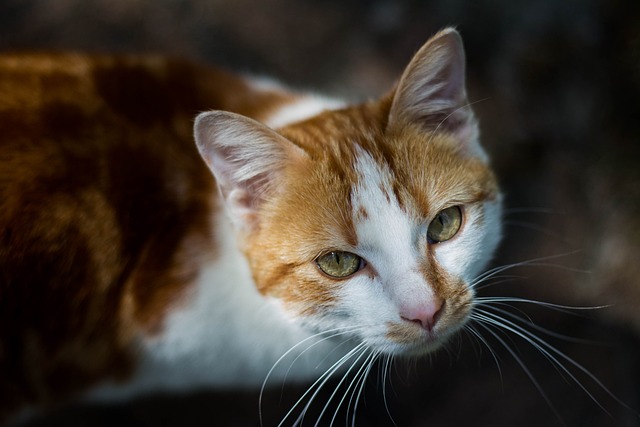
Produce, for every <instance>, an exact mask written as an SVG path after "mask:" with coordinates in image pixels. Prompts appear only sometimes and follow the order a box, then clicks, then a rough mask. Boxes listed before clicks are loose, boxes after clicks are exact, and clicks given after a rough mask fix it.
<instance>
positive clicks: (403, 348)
mask: <svg viewBox="0 0 640 427" xmlns="http://www.w3.org/2000/svg"><path fill="white" fill-rule="evenodd" d="M195 136H196V142H197V145H198V148H199V150H200V152H201V153H202V155H203V157H204V159H205V161H206V163H207V164H208V165H209V167H210V169H211V170H212V172H213V174H214V175H215V178H216V180H217V182H218V185H219V188H220V192H221V194H222V196H223V199H224V201H225V205H226V207H227V210H228V212H229V214H230V217H231V218H232V221H233V223H234V225H235V227H236V229H237V231H238V236H239V239H240V245H241V247H242V249H243V251H244V252H245V253H246V255H247V258H248V260H249V263H250V267H251V269H252V272H253V277H254V280H255V283H256V286H257V289H258V291H259V292H260V293H261V294H263V295H264V296H265V297H266V298H269V299H271V300H272V301H275V302H277V304H278V305H279V306H280V307H281V309H282V310H283V311H284V313H285V314H286V316H288V317H289V318H290V319H291V320H292V321H294V322H299V323H300V324H301V325H302V326H303V327H305V328H308V329H309V330H311V331H315V332H323V331H325V332H326V331H331V330H349V331H350V334H351V336H354V337H357V338H358V339H359V340H361V341H362V342H364V343H365V344H367V345H368V346H370V347H371V348H373V349H375V350H379V351H384V352H387V353H393V354H420V353H424V352H427V351H429V350H432V349H434V348H436V347H438V346H439V345H440V344H442V343H443V342H444V341H445V340H446V338H447V337H448V336H449V335H450V334H451V333H453V332H454V331H456V330H457V329H459V328H460V327H461V326H462V325H463V324H464V322H465V321H466V319H467V318H468V316H469V314H470V310H471V308H472V305H473V297H474V291H473V288H472V282H473V279H474V278H475V277H476V276H477V275H478V273H479V272H480V271H481V269H482V268H483V267H484V265H485V264H486V263H487V261H488V260H489V258H490V257H491V254H492V252H493V250H494V249H495V247H496V245H497V243H498V241H499V237H500V215H501V214H500V206H501V196H500V193H499V190H498V187H497V183H496V180H495V177H494V175H493V173H492V171H491V169H490V167H489V165H488V161H487V157H486V155H485V153H484V151H483V150H482V148H481V147H480V145H479V141H478V129H477V123H476V120H475V117H474V115H473V112H472V111H471V109H470V107H469V105H468V101H467V96H466V91H465V60H464V51H463V48H462V42H461V39H460V36H459V35H458V33H457V32H456V31H455V30H452V29H447V30H444V31H442V32H440V33H438V34H437V35H436V36H434V37H433V38H432V39H431V40H429V41H428V42H427V43H426V44H425V45H424V46H423V47H422V48H421V49H420V50H419V51H418V53H417V54H416V55H415V56H414V58H413V59H412V61H411V62H410V64H409V65H408V67H407V68H406V70H405V71H404V73H403V75H402V77H401V79H400V80H399V82H398V84H397V85H396V86H395V88H394V89H393V91H391V92H390V93H389V94H388V95H386V96H384V97H382V98H381V99H379V100H377V101H373V102H368V103H365V104H362V105H357V106H353V107H348V108H344V109H341V110H335V111H326V112H323V113H321V114H319V115H317V116H315V117H313V118H311V119H308V120H304V121H302V122H298V123H294V124H291V125H288V126H285V127H283V128H280V129H278V130H277V131H276V130H273V129H270V128H268V127H267V126H265V125H263V124H261V123H258V122H256V121H254V120H252V119H249V118H246V117H243V116H239V115H237V114H233V113H228V112H220V111H214V112H209V113H204V114H202V115H200V116H199V117H198V118H197V120H196V125H195ZM343 328H344V329H343Z"/></svg>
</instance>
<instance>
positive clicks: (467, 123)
mask: <svg viewBox="0 0 640 427" xmlns="http://www.w3.org/2000/svg"><path fill="white" fill-rule="evenodd" d="M406 123H416V124H419V125H422V126H423V127H425V128H426V129H429V130H435V129H437V130H439V131H448V132H451V133H452V134H454V135H455V136H456V137H458V138H459V139H460V140H462V141H464V142H465V143H467V144H468V147H467V148H468V149H470V151H471V152H475V151H476V150H480V151H481V148H480V146H479V145H478V125H477V121H476V119H475V116H474V114H473V111H472V110H471V108H470V106H469V101H468V100H467V92H466V89H465V55H464V48H463V45H462V38H461V37H460V34H459V33H458V32H457V31H456V30H454V29H453V28H447V29H445V30H442V31H440V32H439V33H438V34H436V35H435V36H433V37H432V38H431V39H430V40H429V41H427V43H425V45H424V46H422V48H421V49H420V50H419V51H418V52H417V53H416V54H415V55H414V57H413V59H412V60H411V62H410V63H409V65H408V66H407V68H406V69H405V71H404V73H403V75H402V77H401V79H400V81H399V83H398V85H397V87H396V90H395V93H394V95H393V101H392V104H391V110H390V113H389V126H394V125H398V126H402V125H404V124H406ZM476 146H477V147H476Z"/></svg>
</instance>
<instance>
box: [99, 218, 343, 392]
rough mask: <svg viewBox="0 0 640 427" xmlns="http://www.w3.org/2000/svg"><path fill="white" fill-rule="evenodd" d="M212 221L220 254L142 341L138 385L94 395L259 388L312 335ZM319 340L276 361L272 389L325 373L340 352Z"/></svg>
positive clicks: (225, 224) (226, 230)
mask: <svg viewBox="0 0 640 427" xmlns="http://www.w3.org/2000/svg"><path fill="white" fill-rule="evenodd" d="M215 222H216V228H215V230H216V235H217V236H218V253H219V254H220V255H219V257H218V258H215V261H214V262H213V263H211V264H210V265H208V266H206V267H205V268H204V270H203V272H202V274H201V276H200V278H199V279H198V281H197V283H196V285H195V287H194V288H193V289H192V292H191V294H190V295H188V296H187V299H186V304H184V305H183V306H182V307H181V308H178V309H176V310H174V311H173V312H172V313H171V314H170V315H169V316H168V317H167V319H166V322H165V326H164V329H163V331H162V332H161V333H160V334H159V335H157V336H153V337H150V338H144V339H141V341H140V356H141V357H140V363H139V368H138V371H137V372H136V374H135V377H134V378H133V380H132V381H128V382H127V383H126V384H122V385H119V384H106V385H104V386H102V387H100V388H99V389H97V390H95V391H94V392H93V393H91V394H90V396H89V398H97V399H119V398H125V397H128V396H131V395H135V394H139V393H142V392H149V391H159V390H173V391H180V390H187V389H194V388H198V387H204V386H216V387H231V386H233V387H242V386H251V387H254V388H255V387H256V386H260V385H261V384H262V382H263V381H264V380H265V377H266V374H267V372H268V371H269V369H270V368H271V367H272V366H273V365H274V363H275V362H276V361H277V360H278V359H279V358H280V357H281V356H282V355H283V354H285V353H286V352H287V351H288V350H289V349H291V348H292V347H294V346H295V345H296V344H298V343H300V342H302V341H303V340H305V339H308V338H309V337H310V334H309V333H308V332H305V331H303V330H302V329H300V328H299V327H297V326H295V325H294V324H293V323H291V322H290V321H289V320H288V319H287V318H286V316H285V315H284V314H283V313H282V311H281V309H280V307H279V306H278V305H277V303H275V302H273V301H270V300H267V299H265V298H264V297H262V296H261V295H260V294H259V293H258V291H257V290H256V288H255V286H254V284H253V280H252V279H251V274H250V271H249V267H248V266H247V263H246V261H245V259H244V257H243V255H242V254H241V253H240V251H239V250H238V249H237V246H236V243H235V238H234V235H233V233H232V232H231V227H230V224H229V221H228V219H227V218H226V215H224V213H222V214H219V215H218V217H217V218H216V219H215ZM318 341H319V340H318V339H309V340H308V341H306V342H304V343H303V344H302V345H300V346H299V347H298V348H297V349H296V351H294V352H292V353H291V355H290V357H287V358H286V359H285V360H284V361H283V362H282V363H279V364H278V367H277V369H276V370H275V371H274V372H273V373H272V375H271V376H270V381H269V384H270V385H275V386H278V385H280V384H282V382H283V381H284V380H285V376H286V380H287V381H301V380H307V379H310V378H313V377H316V376H318V375H319V374H320V373H322V372H324V369H326V368H327V367H328V366H329V364H330V363H332V362H334V361H335V360H336V359H337V358H338V357H339V356H340V354H339V353H340V351H335V345H334V344H330V343H329V342H327V341H323V342H320V343H318ZM306 350H308V351H306ZM303 352H304V353H303ZM302 353H303V354H302ZM301 354H302V356H301V357H299V358H297V357H298V356H300V355H301Z"/></svg>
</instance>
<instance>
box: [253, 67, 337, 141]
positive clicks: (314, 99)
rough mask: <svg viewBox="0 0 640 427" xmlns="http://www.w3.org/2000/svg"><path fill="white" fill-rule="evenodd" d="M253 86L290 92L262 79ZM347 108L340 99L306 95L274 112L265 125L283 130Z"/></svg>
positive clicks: (254, 81) (258, 79)
mask: <svg viewBox="0 0 640 427" xmlns="http://www.w3.org/2000/svg"><path fill="white" fill-rule="evenodd" d="M250 82H251V85H252V86H253V87H254V88H255V89H258V90H262V91H265V92H274V91H275V92H283V91H286V92H290V91H289V90H288V89H287V88H285V87H284V86H283V85H282V84H281V83H280V82H278V81H276V80H273V79H269V78H262V77H253V78H251V80H250ZM345 106H346V103H345V102H344V101H343V100H340V99H334V98H328V97H325V96H320V95H311V94H305V95H303V96H301V97H299V98H297V99H296V100H295V101H293V102H292V103H290V104H287V105H284V106H282V107H280V108H279V109H278V110H276V111H275V112H273V113H272V114H271V115H270V116H269V117H268V118H266V119H265V120H264V123H265V124H266V125H267V126H269V127H271V128H273V129H277V128H281V127H284V126H287V125H290V124H292V123H295V122H299V121H302V120H306V119H310V118H311V117H313V116H316V115H318V114H320V113H321V112H323V111H325V110H337V109H339V108H343V107H345Z"/></svg>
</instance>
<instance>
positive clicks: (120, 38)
mask: <svg viewBox="0 0 640 427" xmlns="http://www.w3.org/2000/svg"><path fill="white" fill-rule="evenodd" d="M448 25H455V26H456V27H457V28H458V29H459V30H460V32H461V33H462V36H463V38H464V41H465V45H466V50H467V57H468V91H469V94H470V98H471V101H478V102H477V103H476V104H475V105H474V108H475V110H476V112H477V114H478V116H479V117H480V120H481V128H482V134H483V143H484V145H485V147H486V148H487V150H488V151H489V153H490V154H491V157H492V159H493V163H494V164H495V167H496V169H497V172H498V175H499V178H500V181H501V182H502V185H503V188H504V190H505V194H506V205H507V210H506V213H505V223H506V238H505V240H504V244H503V245H502V248H501V250H500V252H499V254H498V256H497V257H496V260H495V265H501V264H507V263H512V262H518V261H525V260H532V259H538V258H543V257H552V258H550V259H546V260H544V261H540V262H537V263H536V265H535V266H529V267H523V268H519V269H516V270H515V271H514V272H513V273H514V275H516V276H518V277H516V278H514V279H513V280H512V281H510V282H508V283H502V284H498V285H495V286H490V287H487V288H486V289H485V290H483V292H484V294H485V295H502V296H518V297H523V298H531V299H536V300H542V301H548V302H552V303H557V304H566V305H571V306H582V307H584V306H603V305H607V306H609V307H607V308H601V309H597V310H578V311H576V310H570V311H559V310H551V309H548V308H541V307H536V306H533V305H526V304H525V305H520V306H518V309H519V310H522V311H521V312H515V313H519V314H520V315H521V316H528V318H527V317H524V318H525V319H526V320H527V321H529V318H530V319H531V320H530V322H531V325H530V326H529V327H530V328H534V327H536V326H538V325H539V326H541V327H544V328H547V329H550V330H552V331H554V332H557V333H559V334H563V335H566V336H570V337H574V338H576V339H578V341H576V340H566V339H559V338H557V337H554V336H550V335H545V334H544V333H542V332H537V333H538V334H539V335H540V336H541V337H543V338H544V339H545V340H547V341H548V342H549V343H550V344H552V345H553V346H554V347H555V348H557V349H558V350H559V351H561V352H563V353H564V354H566V355H567V356H568V357H569V358H570V359H571V360H574V361H575V362H576V363H579V364H580V365H581V366H584V368H585V369H586V370H588V371H589V372H592V373H593V375H595V376H596V377H597V378H598V381H601V382H602V384H603V385H604V386H605V387H606V388H607V389H608V390H610V391H611V393H612V394H613V395H615V396H616V397H617V398H618V399H620V400H621V401H622V402H624V404H626V405H628V406H630V407H631V408H633V409H634V410H635V411H639V410H640V170H639V166H640V144H639V142H640V141H638V140H639V138H640V107H639V103H640V1H637V0H628V1H622V0H566V1H565V0H502V1H501V0H439V1H428V0H415V1H391V0H373V1H366V2H365V1H358V0H340V1H338V0H326V1H319V0H315V1H314V0H304V1H301V0H264V1H258V0H253V1H252V0H191V1H188V0H183V1H181V0H0V49H1V50H34V49H36V50H69V49H72V50H82V51H92V52H95V51H100V52H105V51H108V52H145V53H146V52H155V53H168V54H172V55H178V56H184V57H188V58H193V59H195V60H201V61H206V62H211V63H216V64H222V65H224V66H226V67H228V68H231V69H236V70H240V71H248V72H251V73H256V74H267V75H271V76H274V77H277V78H279V79H281V80H283V81H285V82H288V83H290V84H292V85H294V86H296V87H302V88H307V87H308V88H313V89H314V90H318V91H321V92H326V93H329V94H333V95H339V96H346V97H348V98H350V99H354V100H362V99H366V98H367V97H373V96H376V95H378V94H380V93H381V92H383V91H386V90H387V89H388V88H389V87H390V86H391V85H392V84H393V82H394V79H396V78H397V77H399V74H400V73H401V71H402V69H403V67H404V66H405V65H406V63H407V61H408V60H409V58H410V57H411V55H412V54H413V53H414V52H415V51H416V50H417V49H418V48H419V47H420V46H421V44H422V43H423V42H424V41H426V40H427V38H428V37H430V36H431V35H432V34H433V33H435V32H436V31H437V30H439V29H441V28H443V27H445V26H448ZM541 264H543V265H541ZM484 335H485V336H486V340H487V342H488V344H489V345H490V346H491V347H492V348H493V350H494V352H495V359H497V360H495V359H494V356H492V355H491V353H490V352H489V351H488V350H487V348H486V347H485V346H484V344H482V343H480V342H478V341H477V340H474V339H472V338H470V337H469V336H468V335H465V334H461V336H460V339H459V340H457V341H455V340H454V342H453V343H452V345H451V346H450V347H449V348H448V349H447V351H442V352H440V353H438V354H436V355H435V356H433V357H432V358H430V359H426V360H424V361H419V362H415V363H413V362H411V363H401V362H398V363H396V365H394V366H396V368H395V369H394V370H393V373H392V375H391V376H392V387H391V386H387V387H386V396H383V388H382V386H381V383H380V382H379V381H378V379H379V374H378V372H377V371H376V372H373V373H372V375H371V379H370V381H369V382H368V383H367V387H366V389H365V396H364V399H363V400H362V402H361V404H360V405H359V407H358V413H357V417H356V425H358V426H387V425H393V421H392V420H391V418H390V417H389V415H387V409H386V407H385V403H384V397H386V401H387V405H388V412H389V413H390V414H391V415H392V417H393V420H395V423H396V424H397V425H398V426H400V427H403V426H467V425H469V424H471V423H473V424H474V425H481V426H489V425H490V426H516V425H517V426H549V425H563V424H564V425H568V426H637V425H640V418H639V417H638V415H637V414H636V413H635V412H634V411H633V410H630V409H628V408H626V407H625V405H623V404H621V403H620V402H618V401H617V400H616V399H614V398H612V397H611V396H610V395H608V394H607V393H606V392H604V391H603V388H602V387H600V386H599V384H598V382H596V381H594V380H592V379H591V378H590V377H589V376H588V375H585V373H584V372H582V370H581V369H580V368H577V367H576V366H575V365H573V364H572V362H570V361H569V360H568V359H563V358H562V357H560V356H555V357H557V358H558V361H559V362H561V363H562V364H563V365H564V366H565V367H567V369H568V370H569V371H570V372H571V373H572V375H575V376H576V377H577V379H578V381H579V383H580V384H582V385H583V386H584V389H583V388H582V387H581V386H580V385H578V384H576V383H575V382H574V381H573V380H572V379H571V376H570V375H569V374H567V372H564V371H563V370H562V369H561V368H560V369H559V368H556V367H554V365H553V363H552V362H551V361H550V360H549V358H547V357H545V356H544V355H543V354H541V353H540V352H539V351H537V350H536V349H535V348H534V347H533V346H532V345H530V344H528V343H526V342H523V340H521V339H518V338H517V337H510V338H508V337H505V336H502V335H498V337H500V339H501V340H503V342H504V343H505V344H508V345H509V348H510V349H512V351H513V354H512V353H511V352H510V351H509V350H507V349H506V348H504V347H503V345H502V343H501V342H500V340H498V339H496V338H495V337H492V336H491V334H489V333H486V332H485V333H484ZM514 355H515V356H517V358H518V359H519V360H520V361H521V363H522V364H524V366H526V368H527V369H528V370H529V371H530V374H531V375H532V376H533V377H534V378H535V379H536V381H537V384H538V385H537V386H536V385H535V384H534V383H533V382H532V381H531V380H530V379H529V378H528V376H527V374H526V373H525V372H524V370H523V369H522V367H521V366H520V362H518V361H517V360H516V358H515V357H514ZM497 365H499V368H498V366H497ZM540 390H542V392H541V391H540ZM303 391H304V388H286V389H283V390H282V391H281V390H280V389H277V390H273V391H271V392H269V393H268V394H267V395H266V397H265V405H264V406H265V426H272V425H277V424H278V420H279V419H280V418H281V417H282V416H283V415H284V414H285V413H286V411H287V410H288V407H289V406H290V405H291V404H292V402H295V399H297V397H298V396H299V395H300V394H301V393H302V392H303ZM329 395H330V391H329V392H327V393H324V395H323V396H321V397H319V398H318V399H319V400H320V401H324V400H326V398H327V397H328V396H329ZM590 395H591V396H590ZM545 396H546V398H545ZM591 397H593V399H592V398H591ZM323 398H324V399H323ZM257 407H258V405H257V392H242V391H238V392H225V393H216V392H211V391H201V392H194V393H190V394H188V395H181V396H151V397H147V398H143V399H139V400H137V401H135V402H131V403H127V404H122V405H116V406H96V405H75V406H72V407H66V408H61V409H59V410H56V411H54V412H53V413H51V414H50V415H48V416H47V417H46V418H44V419H41V420H38V421H34V422H33V423H32V425H33V426H42V427H44V426H52V425H65V426H67V425H91V426H94V425H95V426H112V425H121V426H164V425H167V426H169V425H180V426H183V425H185V426H186V425H193V426H205V425H206V426H257V425H259V422H258V415H257V414H258V411H257ZM319 409H322V405H321V406H320V407H319ZM329 419H330V418H329ZM313 421H314V418H313V416H312V415H310V416H309V417H307V423H305V424H304V425H313ZM345 422H346V421H345V417H344V416H342V415H341V416H340V417H339V418H338V419H337V421H336V423H335V425H345ZM328 423H329V420H326V422H324V421H323V422H321V423H320V425H328Z"/></svg>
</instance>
